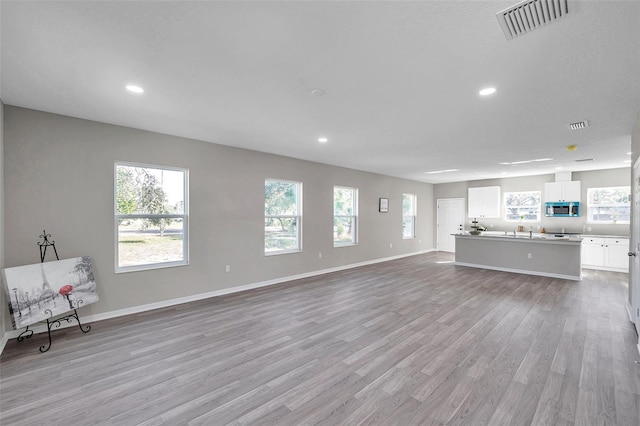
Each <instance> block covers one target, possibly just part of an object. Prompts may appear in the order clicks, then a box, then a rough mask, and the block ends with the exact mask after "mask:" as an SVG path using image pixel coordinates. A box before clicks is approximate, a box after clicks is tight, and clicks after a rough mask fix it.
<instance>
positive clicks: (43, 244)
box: [18, 231, 91, 352]
mask: <svg viewBox="0 0 640 426" xmlns="http://www.w3.org/2000/svg"><path fill="white" fill-rule="evenodd" d="M50 237H51V234H47V231H42V235H40V238H42V242H40V241H38V243H37V244H38V247H39V248H40V263H44V258H45V256H46V255H47V248H48V247H51V248H53V252H54V253H55V255H56V260H60V257H58V250H56V242H55V241H53V240H51V241H49V238H50ZM67 300H68V301H69V307H71V301H70V300H69V299H68V297H67ZM82 303H83V301H82V299H77V300H76V307H75V308H73V313H72V314H69V315H67V316H64V317H60V318H56V319H53V312H51V310H49V309H47V310H45V313H47V312H48V313H49V318H47V334H48V336H49V345H48V346H47V345H42V346H40V352H47V351H48V350H49V349H51V327H53V326H54V325H55V326H56V328H59V327H60V326H61V325H62V322H61V321H67V322H68V323H70V322H71V319H72V318H75V319H76V321H78V327H79V328H80V331H82V332H83V333H88V332H89V331H91V326H90V325H87V326H86V330H85V329H84V328H83V326H82V323H81V322H80V317H78V311H77V310H76V309H77V308H79V307H80V305H82ZM24 334H27V335H26V336H23V335H24ZM31 336H33V330H29V326H27V328H26V329H25V330H24V331H23V332H22V333H20V335H19V336H18V342H22V341H23V340H24V339H28V338H30V337H31Z"/></svg>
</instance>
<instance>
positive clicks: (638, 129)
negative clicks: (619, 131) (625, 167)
mask: <svg viewBox="0 0 640 426" xmlns="http://www.w3.org/2000/svg"><path fill="white" fill-rule="evenodd" d="M631 152H632V155H631V156H632V158H633V162H632V163H631V164H635V163H636V160H637V159H638V157H640V112H638V119H637V120H636V125H635V126H634V127H633V132H632V133H631Z"/></svg>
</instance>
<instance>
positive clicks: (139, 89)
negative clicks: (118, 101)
mask: <svg viewBox="0 0 640 426" xmlns="http://www.w3.org/2000/svg"><path fill="white" fill-rule="evenodd" d="M127 90H128V91H130V92H133V93H144V89H143V88H142V87H140V86H136V85H135V84H127Z"/></svg>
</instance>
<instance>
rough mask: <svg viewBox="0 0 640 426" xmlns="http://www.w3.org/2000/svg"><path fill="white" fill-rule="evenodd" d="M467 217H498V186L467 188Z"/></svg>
mask: <svg viewBox="0 0 640 426" xmlns="http://www.w3.org/2000/svg"><path fill="white" fill-rule="evenodd" d="M469 217H476V218H477V217H500V187H499V186H484V187H480V188H469Z"/></svg>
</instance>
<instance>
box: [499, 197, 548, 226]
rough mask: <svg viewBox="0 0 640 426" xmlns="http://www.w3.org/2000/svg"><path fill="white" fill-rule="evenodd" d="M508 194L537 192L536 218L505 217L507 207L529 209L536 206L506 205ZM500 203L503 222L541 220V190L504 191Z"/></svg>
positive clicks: (535, 221)
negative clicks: (502, 209) (502, 211)
mask: <svg viewBox="0 0 640 426" xmlns="http://www.w3.org/2000/svg"><path fill="white" fill-rule="evenodd" d="M509 194H537V195H538V205H537V218H536V219H526V218H522V219H520V218H518V219H509V218H507V213H508V210H509V208H513V207H518V209H520V208H526V209H530V208H533V207H536V206H507V198H508V195H509ZM502 205H503V207H504V216H503V219H504V221H505V222H523V223H525V222H526V223H538V222H540V221H541V220H542V191H509V192H505V193H504V198H503V199H502Z"/></svg>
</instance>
